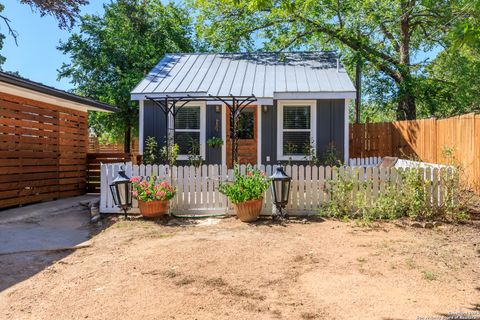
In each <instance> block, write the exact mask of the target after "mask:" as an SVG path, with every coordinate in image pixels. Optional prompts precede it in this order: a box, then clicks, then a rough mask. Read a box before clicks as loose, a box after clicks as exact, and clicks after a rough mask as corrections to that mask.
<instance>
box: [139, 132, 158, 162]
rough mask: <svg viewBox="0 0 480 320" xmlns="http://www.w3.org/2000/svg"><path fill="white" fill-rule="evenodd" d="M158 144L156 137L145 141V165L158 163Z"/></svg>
mask: <svg viewBox="0 0 480 320" xmlns="http://www.w3.org/2000/svg"><path fill="white" fill-rule="evenodd" d="M158 156H159V154H158V143H157V139H155V137H148V138H147V140H145V150H143V164H156V163H157V162H158Z"/></svg>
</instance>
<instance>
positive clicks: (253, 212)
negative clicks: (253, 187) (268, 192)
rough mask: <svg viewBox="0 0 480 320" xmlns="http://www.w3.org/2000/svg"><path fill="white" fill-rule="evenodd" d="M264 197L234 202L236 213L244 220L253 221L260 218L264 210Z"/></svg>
mask: <svg viewBox="0 0 480 320" xmlns="http://www.w3.org/2000/svg"><path fill="white" fill-rule="evenodd" d="M262 205H263V198H260V199H257V200H249V201H245V202H241V203H237V204H233V208H234V210H235V214H236V215H237V217H238V219H240V221H242V222H252V221H255V220H257V219H258V217H259V216H260V212H261V211H262Z"/></svg>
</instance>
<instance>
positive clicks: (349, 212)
mask: <svg viewBox="0 0 480 320" xmlns="http://www.w3.org/2000/svg"><path fill="white" fill-rule="evenodd" d="M393 170H397V169H393ZM423 172H424V171H423V169H420V168H410V169H407V170H397V173H398V176H399V177H398V178H399V179H400V180H401V181H402V183H401V184H399V185H397V184H396V183H394V182H392V181H387V182H385V187H384V189H383V190H382V191H381V192H380V194H379V195H378V196H377V199H376V200H375V201H372V202H371V203H370V202H369V201H367V197H366V193H367V190H369V189H371V187H372V181H371V180H370V181H365V182H353V181H352V180H351V179H349V178H348V177H345V176H344V175H339V176H338V179H336V180H329V181H327V183H326V191H327V193H328V195H329V200H328V201H326V202H325V203H324V205H322V207H321V208H320V209H319V214H320V215H322V216H326V217H333V218H341V219H347V218H348V219H354V220H359V221H361V222H363V223H367V224H368V223H369V222H371V221H374V220H384V219H389V220H391V219H397V218H401V217H409V218H412V219H416V220H445V221H459V220H464V219H466V218H468V215H467V214H466V211H465V204H464V202H463V201H461V200H462V199H461V196H460V194H461V193H464V191H462V190H464V189H463V188H462V186H461V184H460V179H459V172H458V171H456V170H452V171H448V172H449V173H448V174H447V171H445V170H442V171H440V172H441V174H440V177H439V179H440V182H441V185H442V186H443V188H444V190H445V192H444V197H443V199H442V202H441V203H440V205H438V204H434V203H432V197H431V195H430V193H429V192H428V190H429V188H431V185H432V181H426V180H424V176H423ZM360 174H363V170H362V171H361V172H360ZM356 183H358V185H356ZM354 189H355V190H357V191H356V192H355V196H353V190H354Z"/></svg>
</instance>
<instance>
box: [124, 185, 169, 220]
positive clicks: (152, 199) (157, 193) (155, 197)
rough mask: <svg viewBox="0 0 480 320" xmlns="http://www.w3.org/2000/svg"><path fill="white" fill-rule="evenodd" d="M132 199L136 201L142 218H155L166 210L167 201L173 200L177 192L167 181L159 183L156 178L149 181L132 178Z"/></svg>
mask: <svg viewBox="0 0 480 320" xmlns="http://www.w3.org/2000/svg"><path fill="white" fill-rule="evenodd" d="M130 181H131V182H132V186H133V197H134V198H135V199H137V200H138V208H139V209H140V213H141V215H142V216H144V217H146V218H157V217H160V216H162V215H164V214H165V213H167V210H168V201H169V200H171V199H173V197H174V196H175V193H176V192H177V190H176V189H175V188H174V187H173V186H172V185H171V184H169V183H168V181H166V180H163V181H159V180H158V179H157V177H151V178H150V180H148V181H147V180H145V179H143V180H142V179H140V178H139V177H132V178H131V179H130Z"/></svg>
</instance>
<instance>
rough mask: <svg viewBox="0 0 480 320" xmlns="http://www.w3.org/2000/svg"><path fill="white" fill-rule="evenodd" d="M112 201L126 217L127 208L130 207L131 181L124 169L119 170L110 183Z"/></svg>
mask: <svg viewBox="0 0 480 320" xmlns="http://www.w3.org/2000/svg"><path fill="white" fill-rule="evenodd" d="M110 191H111V192H112V197H113V202H115V205H117V206H118V207H120V208H121V209H122V210H123V212H124V213H125V219H126V218H127V210H128V209H130V208H131V207H132V183H131V182H130V178H129V177H127V175H126V174H125V171H124V170H120V171H119V172H118V175H117V176H116V177H115V179H113V181H112V184H111V185H110Z"/></svg>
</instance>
